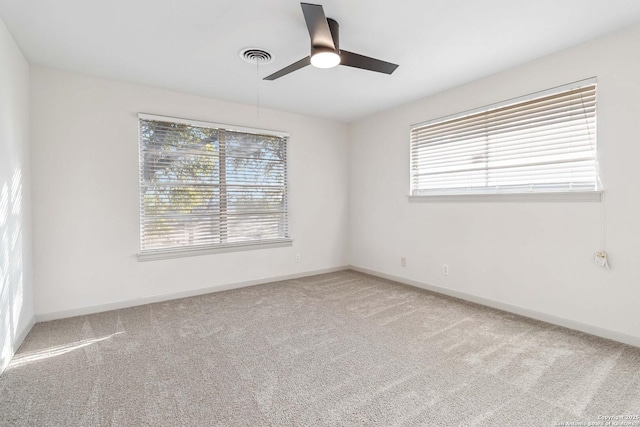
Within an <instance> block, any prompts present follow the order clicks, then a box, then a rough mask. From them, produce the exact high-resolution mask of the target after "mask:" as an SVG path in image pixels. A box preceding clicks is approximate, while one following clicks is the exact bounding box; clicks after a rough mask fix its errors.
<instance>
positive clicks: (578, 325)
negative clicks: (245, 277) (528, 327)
mask: <svg viewBox="0 0 640 427" xmlns="http://www.w3.org/2000/svg"><path fill="white" fill-rule="evenodd" d="M349 268H350V269H351V270H354V271H359V272H361V273H366V274H369V275H371V276H376V277H380V278H382V279H388V280H393V281H394V282H399V283H403V284H405V285H409V286H414V287H416V288H421V289H425V290H428V291H432V292H436V293H439V294H443V295H448V296H451V297H454V298H459V299H462V300H465V301H469V302H474V303H477V304H481V305H484V306H487V307H492V308H496V309H498V310H502V311H507V312H509V313H514V314H518V315H520V316H524V317H529V318H531V319H535V320H541V321H543V322H547V323H552V324H554V325H558V326H563V327H565V328H569V329H574V330H576V331H580V332H585V333H587V334H591V335H596V336H598V337H602V338H607V339H610V340H614V341H618V342H621V343H624V344H629V345H632V346H634V347H640V337H637V336H633V335H628V334H624V333H621V332H616V331H612V330H610V329H605V328H601V327H599V326H594V325H589V324H587V323H582V322H578V321H575V320H571V319H565V318H563V317H558V316H554V315H552V314H547V313H542V312H539V311H535V310H530V309H528V308H523V307H518V306H516V305H511V304H507V303H504V302H499V301H494V300H491V299H488V298H483V297H479V296H476V295H473V294H468V293H466V292H460V291H455V290H452V289H446V288H441V287H439V286H433V285H429V284H427V283H422V282H418V281H415V280H411V279H405V278H404V277H399V276H394V275H392V274H386V273H382V272H379V271H376V270H370V269H368V268H364V267H358V266H355V265H351V266H349Z"/></svg>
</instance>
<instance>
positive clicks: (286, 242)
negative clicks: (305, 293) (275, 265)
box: [137, 239, 293, 261]
mask: <svg viewBox="0 0 640 427" xmlns="http://www.w3.org/2000/svg"><path fill="white" fill-rule="evenodd" d="M291 245H293V240H291V239H279V240H270V241H268V242H261V243H244V244H233V245H225V246H220V245H218V246H204V247H201V248H189V249H165V250H156V251H146V252H139V253H138V254H137V258H138V261H156V260H161V259H171V258H182V257H192V256H199V255H210V254H219V253H227V252H239V251H252V250H256V249H272V248H283V247H286V246H291Z"/></svg>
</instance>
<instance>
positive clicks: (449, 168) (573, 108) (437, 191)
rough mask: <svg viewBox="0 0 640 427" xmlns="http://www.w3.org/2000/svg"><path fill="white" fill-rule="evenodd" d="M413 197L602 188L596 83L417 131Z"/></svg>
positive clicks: (413, 141)
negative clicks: (598, 155)
mask: <svg viewBox="0 0 640 427" xmlns="http://www.w3.org/2000/svg"><path fill="white" fill-rule="evenodd" d="M410 138H411V195H412V196H428V195H447V194H498V193H531V192H534V193H536V192H537V193H554V192H588V191H600V190H601V186H600V180H599V177H598V162H597V145H596V84H595V81H593V80H589V81H587V82H580V83H579V84H574V85H572V87H570V88H569V87H566V86H565V87H563V88H561V89H557V90H554V91H552V93H549V92H547V93H545V94H539V95H538V96H532V97H530V98H529V99H526V100H523V101H522V100H521V101H519V102H510V103H508V104H507V105H504V104H503V105H499V106H494V107H491V108H486V109H484V111H479V112H478V111H475V112H472V113H466V114H464V113H463V114H461V115H458V116H457V117H453V118H447V119H444V120H438V121H433V122H428V123H424V124H419V125H416V126H412V128H411V136H410Z"/></svg>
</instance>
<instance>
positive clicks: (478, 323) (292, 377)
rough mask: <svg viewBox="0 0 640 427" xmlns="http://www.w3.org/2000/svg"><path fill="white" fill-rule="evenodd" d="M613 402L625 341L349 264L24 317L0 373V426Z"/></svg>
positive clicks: (416, 418) (350, 415)
mask: <svg viewBox="0 0 640 427" xmlns="http://www.w3.org/2000/svg"><path fill="white" fill-rule="evenodd" d="M623 414H624V415H631V416H633V415H636V416H637V415H639V414H640V349H638V348H635V347H630V346H626V345H623V344H619V343H616V342H613V341H607V340H604V339H599V338H596V337H593V336H589V335H585V334H581V333H578V332H573V331H570V330H567V329H563V328H560V327H556V326H553V325H549V324H545V323H541V322H536V321H533V320H529V319H525V318H522V317H518V316H515V315H511V314H507V313H504V312H500V311H496V310H493V309H488V308H484V307H480V306H477V305H473V304H469V303H465V302H462V301H459V300H455V299H451V298H448V297H443V296H440V295H437V294H433V293H430V292H426V291H423V290H419V289H415V288H411V287H408V286H404V285H401V284H397V283H394V282H390V281H387V280H383V279H378V278H374V277H371V276H367V275H363V274H360V273H356V272H353V271H343V272H338V273H331V274H324V275H319V276H313V277H308V278H304V279H297V280H289V281H283V282H277V283H272V284H268V285H261V286H254V287H250V288H244V289H237V290H232V291H226V292H220V293H214V294H209V295H204V296H200V297H193V298H186V299H181V300H176V301H171V302H165V303H158V304H150V305H145V306H140V307H135V308H130V309H123V310H117V311H111V312H106V313H101V314H95V315H90V316H82V317H76V318H71V319H65V320H59V321H53V322H47V323H39V324H37V325H36V326H35V327H34V328H33V330H32V331H31V333H30V334H29V336H28V337H27V338H26V340H25V342H24V344H23V345H22V347H21V348H20V350H19V352H18V353H17V354H16V356H15V357H14V359H13V361H12V362H11V364H10V365H9V367H8V368H7V370H6V371H5V373H4V374H2V376H0V425H12V426H13V425H18V426H48V425H55V426H98V425H101V426H107V425H110V426H121V425H128V426H143V425H161V426H172V425H193V426H213V425H219V426H279V425H284V426H324V425H330V426H343V425H344V426H352V425H358V426H368V425H378V426H417V425H425V426H494V425H495V426H554V425H560V424H559V423H560V422H578V421H580V422H585V424H584V425H586V423H587V422H596V423H597V422H599V421H603V419H602V418H599V417H607V416H609V417H610V416H620V415H623ZM632 418H633V417H632ZM630 421H633V422H635V424H628V425H638V426H640V420H637V419H636V420H635V421H634V420H630ZM620 425H622V424H620Z"/></svg>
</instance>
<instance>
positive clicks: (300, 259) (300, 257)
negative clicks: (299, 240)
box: [296, 254, 302, 262]
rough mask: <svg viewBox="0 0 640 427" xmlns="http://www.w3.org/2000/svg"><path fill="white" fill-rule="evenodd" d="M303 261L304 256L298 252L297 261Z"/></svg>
mask: <svg viewBox="0 0 640 427" xmlns="http://www.w3.org/2000/svg"><path fill="white" fill-rule="evenodd" d="M300 261H302V256H301V255H300V254H296V262H300Z"/></svg>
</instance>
